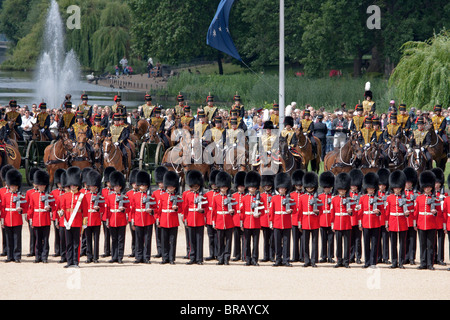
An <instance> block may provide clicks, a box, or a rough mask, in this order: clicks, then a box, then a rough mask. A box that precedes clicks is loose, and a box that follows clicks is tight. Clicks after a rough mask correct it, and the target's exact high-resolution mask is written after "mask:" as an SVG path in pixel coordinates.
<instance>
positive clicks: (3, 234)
mask: <svg viewBox="0 0 450 320" xmlns="http://www.w3.org/2000/svg"><path fill="white" fill-rule="evenodd" d="M6 247H7V245H6V232H5V229H3V228H2V255H3V256H6Z"/></svg>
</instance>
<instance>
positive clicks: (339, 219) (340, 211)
mask: <svg viewBox="0 0 450 320" xmlns="http://www.w3.org/2000/svg"><path fill="white" fill-rule="evenodd" d="M343 199H345V197H341V196H334V197H333V199H331V213H330V214H331V224H332V228H333V229H334V230H351V229H352V222H351V219H350V215H349V214H348V212H347V205H345V204H343V202H342V200H343Z"/></svg>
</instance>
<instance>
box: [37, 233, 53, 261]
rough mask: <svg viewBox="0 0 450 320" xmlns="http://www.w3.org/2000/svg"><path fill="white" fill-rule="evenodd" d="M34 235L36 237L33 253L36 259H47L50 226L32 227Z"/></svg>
mask: <svg viewBox="0 0 450 320" xmlns="http://www.w3.org/2000/svg"><path fill="white" fill-rule="evenodd" d="M34 236H35V238H36V244H35V255H36V261H43V260H47V259H48V253H49V250H50V246H49V243H48V240H49V236H50V226H43V227H34Z"/></svg>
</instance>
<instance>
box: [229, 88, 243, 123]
mask: <svg viewBox="0 0 450 320" xmlns="http://www.w3.org/2000/svg"><path fill="white" fill-rule="evenodd" d="M233 101H234V104H233V105H232V106H231V110H235V109H236V110H238V116H239V117H241V118H243V117H244V115H245V109H244V106H243V105H242V104H241V96H240V95H238V94H237V92H236V94H235V95H234V97H233Z"/></svg>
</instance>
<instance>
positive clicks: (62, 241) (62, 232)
mask: <svg viewBox="0 0 450 320" xmlns="http://www.w3.org/2000/svg"><path fill="white" fill-rule="evenodd" d="M57 233H58V235H59V248H60V254H61V261H62V262H66V261H67V258H66V250H67V248H66V228H64V227H63V226H59V228H58V229H57Z"/></svg>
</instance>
